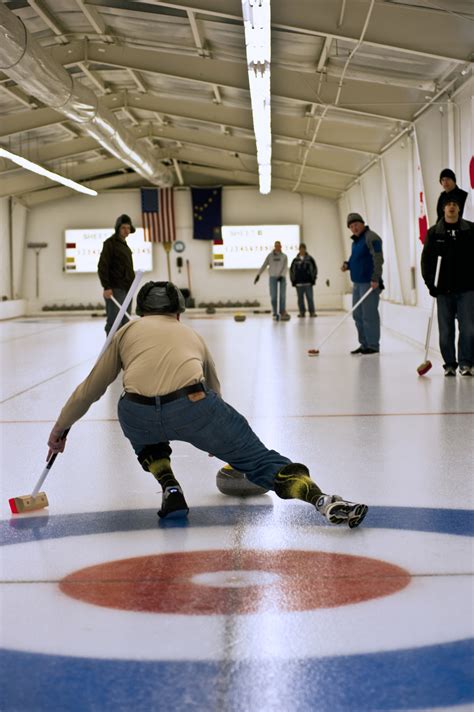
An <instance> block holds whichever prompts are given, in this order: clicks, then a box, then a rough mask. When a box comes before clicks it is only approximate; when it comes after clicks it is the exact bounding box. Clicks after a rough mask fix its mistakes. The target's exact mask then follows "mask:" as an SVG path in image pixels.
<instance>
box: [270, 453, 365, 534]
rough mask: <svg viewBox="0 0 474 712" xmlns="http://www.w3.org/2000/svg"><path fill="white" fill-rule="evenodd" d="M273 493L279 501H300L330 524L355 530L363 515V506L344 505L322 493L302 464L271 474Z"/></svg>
mask: <svg viewBox="0 0 474 712" xmlns="http://www.w3.org/2000/svg"><path fill="white" fill-rule="evenodd" d="M275 493H276V494H277V495H278V496H279V497H281V499H301V500H303V502H308V504H312V505H313V506H314V507H316V509H317V510H318V512H319V513H320V514H322V515H323V516H324V517H326V519H327V520H328V522H329V523H330V524H348V526H349V527H350V528H351V529H353V528H354V527H358V526H359V524H360V523H361V522H362V520H363V519H364V517H365V515H366V514H367V511H368V507H367V505H365V504H357V503H355V502H347V501H346V500H344V499H342V497H340V496H339V495H337V494H323V493H322V492H321V490H320V488H319V487H318V485H317V484H316V482H314V480H312V479H311V477H310V474H309V470H308V468H307V467H306V465H302V464H301V463H298V462H292V463H290V464H289V465H285V466H284V467H282V469H281V470H280V471H279V472H278V473H277V474H276V475H275Z"/></svg>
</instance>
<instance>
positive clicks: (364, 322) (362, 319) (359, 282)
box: [341, 213, 383, 355]
mask: <svg viewBox="0 0 474 712" xmlns="http://www.w3.org/2000/svg"><path fill="white" fill-rule="evenodd" d="M347 227H348V228H349V230H350V231H351V233H352V240H353V242H352V252H351V256H350V258H349V259H348V260H347V261H346V262H344V264H343V265H342V267H341V269H342V271H343V272H346V271H347V270H349V271H350V273H351V280H352V304H353V305H354V304H357V302H358V301H359V299H361V297H363V296H364V294H366V292H367V290H369V289H370V288H372V290H373V291H372V293H371V294H369V295H368V297H367V298H366V299H365V300H364V301H363V302H362V304H361V305H360V306H359V307H357V309H356V310H355V311H354V313H353V318H354V321H355V325H356V328H357V334H358V336H359V346H358V347H357V348H356V349H354V350H353V351H351V354H364V355H365V354H378V353H379V351H380V315H379V297H380V292H381V291H382V289H383V282H382V265H383V251H382V239H381V238H380V237H379V235H377V233H376V232H374V231H373V230H371V229H370V228H369V226H368V225H366V224H365V222H364V219H363V218H362V216H361V215H360V214H359V213H349V215H348V216H347Z"/></svg>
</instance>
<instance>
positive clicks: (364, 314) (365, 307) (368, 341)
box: [352, 282, 380, 351]
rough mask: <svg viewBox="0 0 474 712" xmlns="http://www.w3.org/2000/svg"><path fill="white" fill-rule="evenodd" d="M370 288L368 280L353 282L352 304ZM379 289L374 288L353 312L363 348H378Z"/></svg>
mask: <svg viewBox="0 0 474 712" xmlns="http://www.w3.org/2000/svg"><path fill="white" fill-rule="evenodd" d="M368 289H370V282H354V283H353V285H352V306H354V304H357V302H358V301H359V299H360V298H361V297H363V296H364V294H365V293H366V292H367V290H368ZM379 296H380V289H374V290H373V291H372V293H371V294H369V296H368V297H367V299H365V300H364V301H363V302H362V304H361V305H360V307H357V309H356V310H355V312H354V313H353V319H354V321H355V325H356V328H357V334H358V336H359V344H360V345H361V347H362V348H363V349H374V351H379V350H380V315H379Z"/></svg>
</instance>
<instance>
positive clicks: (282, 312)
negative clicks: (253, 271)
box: [253, 240, 290, 321]
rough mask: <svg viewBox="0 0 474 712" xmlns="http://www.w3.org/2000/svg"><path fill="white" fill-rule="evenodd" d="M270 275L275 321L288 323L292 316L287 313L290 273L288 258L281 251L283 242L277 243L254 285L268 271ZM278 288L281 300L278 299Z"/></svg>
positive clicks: (271, 299)
mask: <svg viewBox="0 0 474 712" xmlns="http://www.w3.org/2000/svg"><path fill="white" fill-rule="evenodd" d="M267 267H268V274H269V286H270V301H271V303H272V312H273V318H274V319H275V321H279V320H280V319H281V320H282V321H288V320H289V319H290V315H289V314H288V312H287V311H286V273H287V271H288V257H287V256H286V255H285V254H284V253H283V252H282V251H281V242H280V241H279V240H277V241H276V242H275V245H274V248H273V250H272V251H271V252H270V253H269V254H268V255H267V256H266V258H265V261H264V263H263V265H262V266H261V267H260V270H259V272H258V274H257V276H256V277H255V279H254V281H253V283H254V284H257V282H258V280H259V279H260V275H261V274H262V273H263V272H264V271H265V270H266V269H267ZM278 287H279V288H280V298H279V299H278Z"/></svg>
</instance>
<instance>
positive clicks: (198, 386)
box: [122, 383, 206, 405]
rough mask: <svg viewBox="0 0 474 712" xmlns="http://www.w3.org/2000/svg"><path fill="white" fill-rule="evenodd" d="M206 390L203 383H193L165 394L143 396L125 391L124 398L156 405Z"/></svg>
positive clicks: (142, 403)
mask: <svg viewBox="0 0 474 712" xmlns="http://www.w3.org/2000/svg"><path fill="white" fill-rule="evenodd" d="M205 390H206V389H205V388H204V386H203V384H202V383H193V385H192V386H185V387H184V388H178V390H177V391H173V392H172V393H167V394H166V395H164V396H156V397H154V396H141V395H139V394H138V393H127V392H126V391H125V393H124V394H123V396H122V398H125V399H126V400H129V401H132V402H133V403H141V405H156V404H157V403H161V404H164V403H171V401H174V400H178V398H185V397H186V396H187V395H189V394H190V393H199V392H200V391H205Z"/></svg>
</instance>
